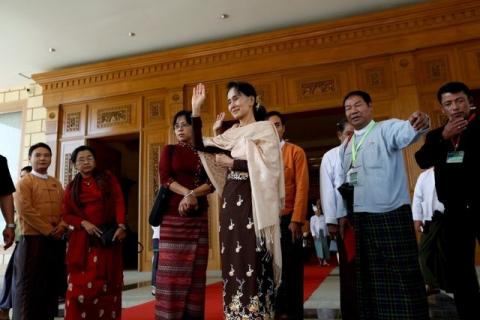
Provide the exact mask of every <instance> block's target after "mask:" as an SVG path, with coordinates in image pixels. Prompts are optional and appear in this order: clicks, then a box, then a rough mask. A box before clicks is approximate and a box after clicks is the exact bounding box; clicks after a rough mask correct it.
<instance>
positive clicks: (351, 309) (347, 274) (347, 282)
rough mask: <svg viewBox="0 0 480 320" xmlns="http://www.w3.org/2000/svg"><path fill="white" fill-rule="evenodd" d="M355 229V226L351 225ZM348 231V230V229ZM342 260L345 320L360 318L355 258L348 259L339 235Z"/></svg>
mask: <svg viewBox="0 0 480 320" xmlns="http://www.w3.org/2000/svg"><path fill="white" fill-rule="evenodd" d="M351 228H352V229H353V227H351ZM346 232H347V231H346ZM337 244H338V255H339V260H340V265H339V269H340V309H341V311H342V319H343V320H355V319H358V318H359V317H358V306H357V289H356V278H357V277H356V269H355V268H356V267H355V259H353V260H352V261H348V259H347V253H346V251H345V245H344V243H343V239H342V238H341V237H340V236H338V237H337Z"/></svg>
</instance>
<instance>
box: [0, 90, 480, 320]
mask: <svg viewBox="0 0 480 320" xmlns="http://www.w3.org/2000/svg"><path fill="white" fill-rule="evenodd" d="M227 89H228V91H227V97H226V99H227V103H228V110H229V112H230V113H231V115H232V117H233V119H234V120H235V123H234V124H233V125H232V126H231V127H229V128H228V129H226V130H224V128H225V125H224V118H225V115H224V114H220V115H218V116H217V121H216V122H215V123H214V125H213V132H214V133H215V136H213V137H204V136H203V133H202V115H203V111H202V106H203V104H204V103H205V99H206V89H205V86H204V85H203V84H198V85H196V86H195V87H194V90H193V95H192V99H191V107H192V110H191V111H184V110H182V111H179V112H178V113H177V114H176V115H175V116H174V117H173V121H172V126H173V130H174V133H175V137H176V140H177V143H176V144H172V145H166V146H165V147H164V148H163V150H162V151H161V155H160V163H159V177H160V182H161V185H162V187H163V188H165V189H167V190H169V193H168V197H167V198H166V200H165V201H166V203H165V204H164V211H165V212H164V214H163V216H162V220H161V223H160V226H159V227H158V228H155V229H154V237H153V244H154V253H155V257H154V261H153V264H152V265H153V271H152V286H153V293H154V295H155V298H156V299H155V300H156V303H155V319H158V320H159V319H204V318H205V287H206V269H207V261H208V252H209V248H208V239H209V237H208V230H209V228H208V221H209V219H208V206H209V203H208V200H207V195H208V194H209V193H212V192H214V191H215V192H217V193H218V196H219V199H220V200H219V221H218V230H219V234H220V236H219V239H220V241H219V242H220V248H219V251H220V259H221V268H222V273H221V277H222V280H223V292H222V296H223V312H224V318H225V319H227V320H237V319H239V320H240V319H242V320H243V319H292V320H295V319H303V302H304V297H303V252H302V234H303V232H304V231H305V230H304V229H305V225H306V217H307V204H308V196H309V171H308V163H307V157H306V154H305V151H304V150H303V149H302V148H301V147H299V146H297V145H295V144H293V143H291V142H287V141H285V140H284V134H285V132H286V119H285V117H284V115H283V114H281V113H280V112H277V111H270V112H268V113H267V111H266V109H265V107H264V106H262V105H261V104H260V103H259V99H258V97H257V93H256V90H255V88H254V87H253V86H252V85H251V84H249V83H246V82H230V83H228V86H227ZM437 98H438V101H439V104H440V105H441V108H442V109H441V110H442V112H443V113H444V114H445V115H446V117H447V118H448V121H447V122H446V124H444V125H442V126H441V127H439V128H436V129H433V130H431V131H430V132H428V131H429V130H430V129H431V127H430V118H429V117H428V115H427V114H425V113H423V112H420V111H416V112H414V113H412V114H411V115H410V117H409V118H408V119H407V120H398V119H389V120H384V121H378V122H377V121H375V120H374V117H373V110H374V107H373V101H372V98H371V96H370V95H369V94H368V93H367V92H364V91H352V92H349V93H348V94H347V95H345V97H344V99H343V107H344V110H345V118H344V119H342V120H340V121H339V122H338V124H337V136H338V138H339V140H340V145H339V146H338V147H335V148H333V149H332V150H330V151H328V152H327V153H325V155H324V156H323V159H322V163H321V166H320V195H319V196H320V200H319V202H318V203H317V204H316V205H315V206H314V211H315V215H314V216H313V217H312V219H311V221H310V228H309V231H311V234H312V236H313V238H314V243H315V248H316V252H317V257H318V259H319V263H320V264H321V265H328V263H329V261H330V257H329V251H330V249H331V248H329V245H328V243H327V238H331V239H335V241H336V244H337V246H338V255H339V259H338V260H339V266H340V305H341V312H342V319H415V320H418V319H428V318H429V311H428V304H427V295H428V294H433V293H437V292H439V291H440V290H444V291H446V292H449V293H452V294H453V296H454V300H455V304H456V307H457V311H458V314H459V316H460V318H461V319H477V318H479V317H480V311H479V310H480V309H479V308H478V304H479V303H480V292H479V284H478V280H477V274H476V270H475V245H476V241H478V240H480V216H479V214H478V210H479V208H478V195H477V194H478V187H476V186H475V182H476V181H480V179H478V178H479V170H478V169H477V168H476V167H475V166H476V165H478V163H480V155H479V148H478V142H477V140H475V139H476V138H478V137H479V136H480V132H479V130H480V125H479V119H478V117H477V116H476V115H477V113H476V111H475V108H474V106H473V97H472V94H471V91H470V89H469V88H468V87H467V86H466V85H465V84H463V83H460V82H450V83H447V84H445V85H444V86H442V87H441V88H440V89H439V90H438V94H437ZM427 132H428V133H427ZM425 134H426V138H425V142H424V144H423V146H422V147H421V148H420V149H419V150H418V151H417V153H416V154H415V157H416V160H417V163H418V165H419V166H420V168H422V169H427V170H426V171H424V172H423V173H422V174H421V175H420V177H419V179H418V183H417V186H416V188H415V192H414V197H413V204H412V206H411V205H410V204H411V200H410V195H409V188H408V182H407V174H406V170H405V163H404V156H403V153H402V151H403V150H404V149H405V148H407V147H408V146H410V145H412V144H413V143H415V142H417V141H419V139H420V138H421V137H422V136H423V135H425ZM51 157H52V152H51V149H50V147H49V146H48V145H47V144H44V143H38V144H35V145H33V146H31V147H30V149H29V154H28V158H29V161H30V163H31V168H24V170H22V175H23V176H22V177H21V179H20V180H19V181H18V183H17V185H16V186H14V185H13V182H12V179H11V177H10V175H9V173H8V166H7V162H6V159H5V158H4V157H0V177H1V181H2V183H1V188H0V200H1V201H0V203H1V209H2V213H3V215H4V218H5V221H6V228H5V230H4V231H3V237H4V242H5V248H8V247H9V246H11V245H12V244H13V242H14V241H15V231H14V230H15V227H16V223H15V220H14V208H15V210H16V212H17V216H18V220H17V221H18V224H19V226H20V230H19V231H18V232H17V236H19V237H18V238H17V241H16V243H17V244H16V247H15V251H14V254H13V258H12V259H11V264H9V267H8V268H7V273H6V279H5V281H4V289H3V292H2V296H0V308H1V309H2V310H1V311H2V313H0V317H4V319H9V318H8V317H9V316H8V309H9V308H12V309H13V319H26V320H28V319H53V317H54V316H55V315H56V314H57V309H58V303H59V297H60V296H63V297H64V299H65V319H102V318H109V319H120V318H121V310H122V309H121V303H122V284H123V273H122V272H123V267H122V240H124V239H125V237H126V228H127V227H126V221H125V204H124V199H123V195H122V191H121V189H120V186H119V183H118V181H117V178H116V177H115V176H114V175H113V174H112V173H111V172H109V171H103V170H99V169H98V168H97V167H96V162H95V161H96V157H95V150H94V149H92V148H91V147H89V146H80V147H78V148H76V149H75V150H74V151H73V152H72V155H71V162H72V163H73V164H74V166H75V168H76V169H77V171H78V173H77V174H76V176H75V177H74V179H73V180H72V181H71V182H70V183H69V184H68V186H67V187H66V189H65V191H64V190H63V188H62V186H61V184H60V182H59V181H58V180H57V179H55V178H53V177H51V176H49V175H48V174H47V171H48V168H49V166H50V164H51V160H52V158H51ZM29 170H31V171H30V172H29ZM467 177H468V178H469V180H470V181H472V182H473V185H471V184H469V183H465V181H466V180H465V179H467ZM12 195H13V196H12ZM416 231H417V232H419V233H421V238H420V242H419V243H417V238H416ZM5 310H6V311H7V312H6V313H5ZM0 319H2V318H0Z"/></svg>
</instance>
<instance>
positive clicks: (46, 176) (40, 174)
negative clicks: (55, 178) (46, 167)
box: [31, 170, 48, 180]
mask: <svg viewBox="0 0 480 320" xmlns="http://www.w3.org/2000/svg"><path fill="white" fill-rule="evenodd" d="M31 173H32V174H33V175H34V176H35V177H37V178H40V179H43V180H48V174H46V173H45V174H43V173H39V172H37V171H35V170H32V172H31Z"/></svg>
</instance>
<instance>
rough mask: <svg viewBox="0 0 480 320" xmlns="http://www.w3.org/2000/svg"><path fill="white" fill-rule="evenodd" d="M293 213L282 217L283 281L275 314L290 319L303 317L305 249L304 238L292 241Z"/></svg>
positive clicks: (294, 319) (300, 319) (278, 293)
mask: <svg viewBox="0 0 480 320" xmlns="http://www.w3.org/2000/svg"><path fill="white" fill-rule="evenodd" d="M291 219H292V215H291V214H288V215H284V216H281V217H280V229H281V235H282V238H281V246H282V283H281V285H280V287H279V288H278V292H277V299H276V304H275V305H276V308H275V311H276V312H275V315H276V317H277V318H278V317H281V316H287V317H288V319H289V320H302V319H303V251H302V239H297V240H296V241H295V242H292V232H291V231H290V229H288V225H289V224H290V221H291Z"/></svg>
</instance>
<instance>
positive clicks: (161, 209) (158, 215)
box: [148, 186, 170, 227]
mask: <svg viewBox="0 0 480 320" xmlns="http://www.w3.org/2000/svg"><path fill="white" fill-rule="evenodd" d="M169 193H170V190H168V188H165V187H163V186H161V187H160V189H159V190H158V192H157V196H156V197H155V201H154V202H153V206H152V209H151V210H150V215H149V216H148V223H150V224H151V225H152V226H154V227H158V226H159V225H160V223H162V219H163V215H164V214H165V210H166V209H167V204H168V199H167V196H168V194H169Z"/></svg>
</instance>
